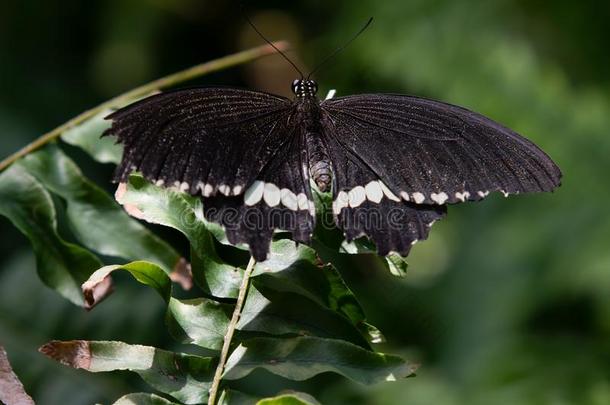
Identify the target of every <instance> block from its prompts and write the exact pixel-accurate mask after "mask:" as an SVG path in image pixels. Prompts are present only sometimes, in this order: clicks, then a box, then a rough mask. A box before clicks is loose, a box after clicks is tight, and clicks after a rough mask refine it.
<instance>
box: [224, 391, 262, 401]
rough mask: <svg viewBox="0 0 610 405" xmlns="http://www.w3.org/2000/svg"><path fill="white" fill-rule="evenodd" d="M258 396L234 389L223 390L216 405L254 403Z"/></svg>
mask: <svg viewBox="0 0 610 405" xmlns="http://www.w3.org/2000/svg"><path fill="white" fill-rule="evenodd" d="M257 402H258V398H256V397H253V396H251V395H248V394H244V393H243V392H240V391H236V390H229V389H227V390H223V391H222V393H221V394H220V398H219V399H218V405H256V403H257Z"/></svg>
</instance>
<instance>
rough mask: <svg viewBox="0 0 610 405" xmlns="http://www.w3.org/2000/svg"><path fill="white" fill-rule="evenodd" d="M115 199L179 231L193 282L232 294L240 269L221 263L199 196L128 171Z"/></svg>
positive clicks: (145, 217) (225, 295) (222, 294)
mask: <svg viewBox="0 0 610 405" xmlns="http://www.w3.org/2000/svg"><path fill="white" fill-rule="evenodd" d="M118 201H119V202H120V203H121V204H123V205H124V206H125V207H126V209H127V210H129V211H131V212H134V213H137V214H136V215H137V216H138V217H139V218H141V219H143V220H145V221H148V222H151V223H155V224H160V225H164V226H169V227H171V228H174V229H177V230H178V231H180V232H182V233H183V234H184V235H185V236H186V237H187V239H188V240H189V242H190V243H191V253H192V254H191V262H192V266H193V278H194V280H195V282H196V283H197V284H198V285H199V286H200V287H201V288H202V289H203V290H204V291H206V292H208V293H210V294H211V295H213V296H215V297H222V298H236V297H237V291H238V290H239V285H240V283H241V279H242V277H243V270H241V269H239V268H236V267H233V266H230V265H228V264H226V263H224V262H223V261H222V260H221V259H220V258H219V257H218V254H217V253H216V248H215V246H214V239H213V236H212V234H211V233H210V231H209V230H208V225H209V224H208V223H207V222H206V221H205V220H204V219H203V207H202V203H201V200H200V199H199V198H196V197H192V196H190V195H188V194H185V193H181V192H179V191H177V190H174V189H171V188H163V187H157V186H155V185H153V184H150V183H149V182H147V181H146V180H145V179H144V178H142V176H140V175H132V176H130V178H129V182H128V183H127V188H126V191H125V193H123V194H122V195H121V196H120V197H119V198H118Z"/></svg>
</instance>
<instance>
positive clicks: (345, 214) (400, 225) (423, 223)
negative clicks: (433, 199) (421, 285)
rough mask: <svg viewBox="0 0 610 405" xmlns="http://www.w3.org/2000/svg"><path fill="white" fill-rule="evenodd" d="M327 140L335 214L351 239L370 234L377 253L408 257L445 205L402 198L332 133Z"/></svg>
mask: <svg viewBox="0 0 610 405" xmlns="http://www.w3.org/2000/svg"><path fill="white" fill-rule="evenodd" d="M331 131H332V130H331ZM326 143H327V147H328V148H329V150H330V153H331V155H332V162H333V214H334V216H335V222H336V223H337V226H338V227H339V228H340V229H342V230H343V231H344V233H345V237H346V239H347V240H348V241H352V240H354V239H357V238H359V237H361V236H367V237H368V238H369V239H370V240H371V241H373V242H374V243H375V245H376V247H377V253H378V254H380V255H386V254H388V253H390V252H396V253H400V254H401V255H403V256H406V255H407V254H408V253H409V250H410V249H411V246H412V245H414V244H415V242H417V241H418V240H423V239H426V238H427V237H428V232H429V229H430V227H431V226H432V224H433V223H434V222H435V221H437V220H439V219H441V218H443V217H444V216H445V213H446V207H445V206H439V205H418V204H414V203H411V202H406V201H403V200H401V199H400V197H398V196H397V195H395V194H394V193H393V192H392V191H391V190H390V189H389V188H388V187H387V186H386V185H385V181H386V180H385V179H381V178H380V177H379V176H377V174H376V173H375V172H374V171H373V170H372V169H371V168H370V167H369V166H368V165H367V164H366V162H365V160H364V159H363V158H362V157H361V156H358V155H355V154H354V153H352V152H351V151H349V150H348V149H346V148H344V147H343V146H342V145H341V143H339V142H338V140H337V139H336V137H335V136H333V135H329V136H328V137H327V140H326Z"/></svg>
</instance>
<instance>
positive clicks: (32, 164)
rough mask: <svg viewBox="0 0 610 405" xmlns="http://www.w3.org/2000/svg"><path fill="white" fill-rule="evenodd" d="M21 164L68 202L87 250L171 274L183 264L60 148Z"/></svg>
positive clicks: (74, 227) (75, 229) (76, 231)
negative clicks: (143, 263) (157, 267)
mask: <svg viewBox="0 0 610 405" xmlns="http://www.w3.org/2000/svg"><path fill="white" fill-rule="evenodd" d="M21 164H23V166H24V167H26V168H27V170H28V171H29V172H30V173H31V174H32V175H33V176H34V177H36V178H37V179H38V181H40V182H41V183H42V184H43V185H44V186H45V187H46V188H48V189H49V190H50V191H51V192H53V193H55V194H57V195H59V196H60V197H61V198H63V199H64V200H65V201H66V204H67V207H66V212H67V217H68V221H69V223H70V227H71V228H72V231H73V232H74V235H75V236H76V238H77V239H78V240H79V241H80V242H81V243H83V244H84V245H85V246H87V247H89V248H90V249H93V250H95V251H97V252H99V253H101V254H104V255H108V256H116V257H122V258H124V259H128V260H147V261H151V262H154V263H157V264H159V265H160V266H162V267H164V268H165V269H166V271H167V272H170V271H172V269H174V267H175V266H176V265H177V264H178V263H179V260H180V255H179V254H178V253H177V252H176V251H175V250H174V249H173V248H172V247H171V246H169V245H168V244H167V243H165V242H164V241H163V240H161V239H160V238H159V237H157V236H155V235H154V234H153V233H152V232H150V231H149V230H148V229H146V228H145V227H144V226H143V225H142V224H140V223H138V222H137V221H135V220H134V219H132V218H130V217H129V216H128V215H127V214H126V213H125V212H124V211H123V210H122V209H121V207H120V206H119V205H118V204H117V203H116V202H115V201H114V200H113V199H112V198H111V197H110V196H109V195H108V194H107V193H106V192H105V191H104V190H102V189H100V188H99V187H97V186H96V185H95V184H94V183H92V182H91V181H90V180H89V179H87V178H86V177H85V176H84V175H83V174H82V172H81V171H80V170H79V168H78V166H76V164H75V163H74V162H73V161H72V160H70V158H68V157H67V156H66V155H65V154H64V153H63V152H62V151H61V149H59V148H58V147H57V146H56V145H54V144H51V145H48V146H47V147H46V148H45V149H43V150H39V151H37V152H34V153H31V154H29V155H28V156H26V157H24V158H23V159H22V161H21Z"/></svg>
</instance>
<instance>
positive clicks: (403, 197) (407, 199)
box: [400, 191, 409, 201]
mask: <svg viewBox="0 0 610 405" xmlns="http://www.w3.org/2000/svg"><path fill="white" fill-rule="evenodd" d="M400 196H401V197H402V199H403V200H405V201H409V193H407V192H406V191H401V192H400Z"/></svg>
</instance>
